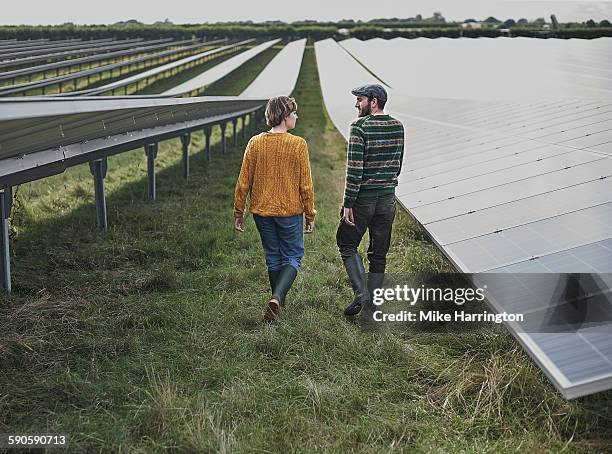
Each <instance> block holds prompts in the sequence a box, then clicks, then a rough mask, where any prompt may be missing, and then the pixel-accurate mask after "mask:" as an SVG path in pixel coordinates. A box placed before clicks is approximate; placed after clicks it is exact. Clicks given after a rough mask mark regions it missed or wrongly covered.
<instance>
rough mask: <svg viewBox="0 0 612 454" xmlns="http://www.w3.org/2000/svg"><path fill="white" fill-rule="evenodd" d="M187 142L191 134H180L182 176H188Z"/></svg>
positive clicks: (189, 140)
mask: <svg viewBox="0 0 612 454" xmlns="http://www.w3.org/2000/svg"><path fill="white" fill-rule="evenodd" d="M189 142H191V134H183V135H181V145H182V146H183V177H184V178H189Z"/></svg>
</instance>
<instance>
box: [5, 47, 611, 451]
mask: <svg viewBox="0 0 612 454" xmlns="http://www.w3.org/2000/svg"><path fill="white" fill-rule="evenodd" d="M255 75H256V73H253V72H249V71H248V70H242V71H238V72H236V73H235V74H233V75H232V77H233V80H234V81H233V82H232V81H231V79H229V80H226V81H224V84H225V87H226V89H227V90H231V89H232V87H231V86H232V85H233V86H234V88H235V87H241V86H245V84H246V83H247V81H248V80H252V79H253V77H254V76H255ZM294 96H295V97H296V99H297V101H298V103H299V115H300V119H299V120H298V127H297V128H296V130H295V134H298V135H300V136H303V137H305V138H306V140H307V142H308V145H309V150H310V157H311V161H312V167H313V175H314V184H315V201H316V207H317V210H318V212H319V216H318V217H317V229H316V231H315V233H314V234H313V235H309V236H307V237H306V244H305V248H306V255H305V257H304V261H303V269H302V271H301V272H300V274H299V275H298V278H297V280H296V283H295V285H294V287H293V289H292V290H291V292H290V294H289V298H288V302H287V306H286V310H285V311H284V312H283V314H282V318H281V319H280V320H279V322H278V323H276V324H275V325H273V326H272V327H269V326H266V325H264V324H263V323H262V321H261V316H262V309H263V306H264V303H265V302H266V297H267V285H268V284H267V275H266V270H265V264H264V259H263V253H262V248H261V244H260V242H259V237H258V235H257V231H256V229H255V225H254V223H253V222H252V218H251V217H250V216H249V217H248V218H247V225H246V227H247V229H246V232H245V233H244V234H239V233H237V232H235V231H234V230H233V217H232V203H233V188H234V184H235V179H236V177H237V174H238V171H239V168H240V163H241V159H242V148H241V147H238V148H237V149H229V152H228V153H227V154H226V155H225V156H222V155H220V152H219V150H220V149H219V146H218V144H217V145H216V146H215V147H213V159H212V161H211V162H210V163H207V162H206V161H205V160H204V157H203V155H202V153H198V154H194V155H193V157H192V176H191V178H190V179H189V181H187V182H185V181H184V180H182V178H181V176H180V165H179V159H180V146H179V145H178V140H173V141H168V142H165V143H163V144H162V145H161V147H160V153H159V159H158V161H159V162H158V169H159V172H158V201H156V202H154V203H149V202H147V201H146V200H145V196H146V179H145V175H146V165H145V160H144V153H143V152H142V150H135V151H133V152H130V153H126V154H124V155H121V156H116V157H113V158H111V159H110V161H109V166H110V170H109V176H108V177H107V187H108V191H109V197H108V211H109V225H110V226H111V227H110V229H109V231H108V232H107V233H100V232H97V231H96V230H95V228H94V223H95V208H94V206H93V190H92V184H91V177H90V176H89V173H88V172H89V171H88V169H87V168H86V167H79V168H74V169H71V170H70V171H68V172H66V173H65V174H63V175H58V176H56V177H53V178H50V179H47V180H44V181H42V182H36V183H32V184H29V185H24V186H22V187H21V188H20V190H19V193H18V204H17V206H16V210H15V216H14V219H13V220H12V221H13V223H12V225H13V232H12V234H13V261H14V284H15V294H14V295H13V296H11V297H10V298H6V297H3V298H2V299H0V432H30V431H31V432H41V431H43V432H61V433H69V434H70V435H71V437H72V449H71V451H74V452H87V453H89V452H98V451H100V452H142V453H150V452H166V451H168V450H169V451H172V452H209V451H222V452H226V451H238V452H245V451H249V452H287V451H301V452H310V451H326V452H341V451H347V450H355V451H369V452H380V451H383V452H388V451H406V452H412V451H439V452H448V451H452V452H465V451H469V452H475V451H476V452H498V451H508V452H510V451H516V450H521V451H525V450H526V451H554V452H557V451H561V450H563V449H568V450H569V451H571V452H576V451H591V452H602V451H606V450H608V449H610V446H611V444H612V405H610V404H611V403H612V393H603V394H599V395H596V396H592V397H589V398H585V399H580V400H578V401H572V402H568V401H565V400H564V399H563V398H561V397H560V396H559V394H558V393H557V392H556V391H555V390H554V389H553V388H552V386H551V385H550V384H549V383H548V381H547V380H546V378H545V377H544V376H543V374H542V373H541V372H540V371H539V369H537V368H536V367H535V366H534V365H533V363H532V362H531V361H530V360H529V358H528V357H527V355H526V354H525V353H524V352H523V351H522V349H521V348H520V347H519V346H518V344H517V343H516V342H515V341H514V340H513V338H512V337H511V336H510V335H508V334H502V335H485V334H478V333H466V334H464V335H457V334H446V335H442V334H435V335H434V334H429V335H427V334H419V335H415V334H411V335H409V334H406V335H392V334H368V333H363V332H361V330H360V329H359V326H358V325H357V324H356V323H354V322H351V321H347V320H346V319H345V318H344V317H343V316H342V309H343V308H344V306H345V305H346V303H347V302H348V301H349V299H350V289H349V286H348V282H347V280H346V277H345V275H344V271H343V268H342V263H341V261H340V258H339V256H338V253H337V249H336V246H335V230H336V227H337V222H338V211H339V207H340V203H341V192H342V186H343V181H344V159H345V142H344V140H343V138H342V136H341V135H340V134H339V133H338V132H337V131H336V130H335V129H334V127H333V125H332V124H331V122H330V120H329V119H328V117H327V115H326V113H325V110H324V107H323V103H322V99H321V94H320V89H319V82H318V75H317V71H316V62H315V56H314V50H313V49H312V47H309V48H307V50H306V53H305V59H304V63H303V65H302V69H301V74H300V79H299V82H298V86H297V88H296V91H295V93H294ZM261 127H263V125H261ZM215 134H218V132H216V133H215ZM215 137H216V140H217V141H218V136H215ZM192 147H193V148H192V150H201V148H202V138H201V135H196V136H195V137H194V140H193V146H192ZM449 269H450V267H449V265H448V263H447V262H446V260H445V259H444V258H443V257H442V256H441V254H440V253H439V252H438V251H437V250H436V248H435V247H434V246H433V245H432V244H431V242H429V241H428V240H427V238H426V237H425V235H424V233H423V231H422V230H420V229H419V228H418V227H417V226H416V225H414V224H413V223H412V222H411V221H410V219H409V217H408V216H407V215H406V214H402V213H400V214H399V215H398V218H397V220H396V224H395V227H394V236H393V243H392V251H391V253H390V256H389V270H391V271H394V272H398V271H404V272H414V271H432V270H437V271H444V270H449Z"/></svg>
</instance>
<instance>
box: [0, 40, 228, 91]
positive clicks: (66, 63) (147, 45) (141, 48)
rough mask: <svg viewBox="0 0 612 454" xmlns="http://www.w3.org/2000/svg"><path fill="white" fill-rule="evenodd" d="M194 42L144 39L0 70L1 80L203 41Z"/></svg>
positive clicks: (182, 46)
mask: <svg viewBox="0 0 612 454" xmlns="http://www.w3.org/2000/svg"><path fill="white" fill-rule="evenodd" d="M193 42H194V41H193V40H191V39H186V40H182V41H172V40H168V39H160V40H153V41H142V42H140V43H139V45H138V46H136V47H132V48H130V49H128V50H118V51H111V52H101V53H99V54H96V55H90V56H87V57H79V58H71V59H68V60H62V61H57V62H52V63H45V64H43V65H36V66H28V67H25V68H20V69H14V70H11V71H2V72H0V80H10V79H16V78H17V77H25V76H29V77H30V79H31V77H32V76H33V75H35V74H40V73H42V74H43V75H44V76H45V77H43V78H46V73H47V72H48V71H53V70H55V75H56V76H58V75H59V72H58V71H57V70H59V69H62V68H68V69H71V68H79V70H80V68H82V66H83V65H84V64H88V67H90V68H91V66H92V65H91V64H92V63H100V62H111V61H116V60H117V59H119V58H123V57H129V56H132V55H139V54H148V53H149V52H153V51H156V50H161V49H165V48H169V47H179V46H180V47H181V51H185V50H188V49H195V48H197V46H201V45H202V44H201V43H198V44H194V45H193V46H189V44H192V43H193ZM215 42H216V41H213V42H212V43H215ZM212 43H211V42H209V43H207V44H212ZM177 50H178V49H177ZM170 52H171V51H170ZM13 84H14V82H13Z"/></svg>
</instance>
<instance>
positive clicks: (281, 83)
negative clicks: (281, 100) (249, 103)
mask: <svg viewBox="0 0 612 454" xmlns="http://www.w3.org/2000/svg"><path fill="white" fill-rule="evenodd" d="M305 47H306V39H300V40H297V41H292V42H290V43H289V44H287V45H286V46H285V47H283V49H282V50H281V51H280V52H279V53H278V54H276V55H275V56H274V58H273V59H272V61H271V62H270V63H268V65H267V66H266V67H265V68H264V69H263V71H262V72H261V73H260V74H259V75H258V76H257V77H256V78H255V80H254V81H253V82H252V83H251V84H250V85H249V86H248V87H247V88H246V89H245V90H244V91H243V92H242V93H241V94H240V96H241V97H244V98H253V99H269V98H272V97H274V96H281V95H284V96H289V95H290V94H291V92H293V89H294V88H295V84H296V83H297V79H298V76H299V74H300V67H301V65H302V58H303V56H304V49H305Z"/></svg>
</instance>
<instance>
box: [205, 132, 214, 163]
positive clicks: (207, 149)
mask: <svg viewBox="0 0 612 454" xmlns="http://www.w3.org/2000/svg"><path fill="white" fill-rule="evenodd" d="M211 133H212V129H211V128H205V129H204V150H205V152H206V160H207V161H210V134H211Z"/></svg>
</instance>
